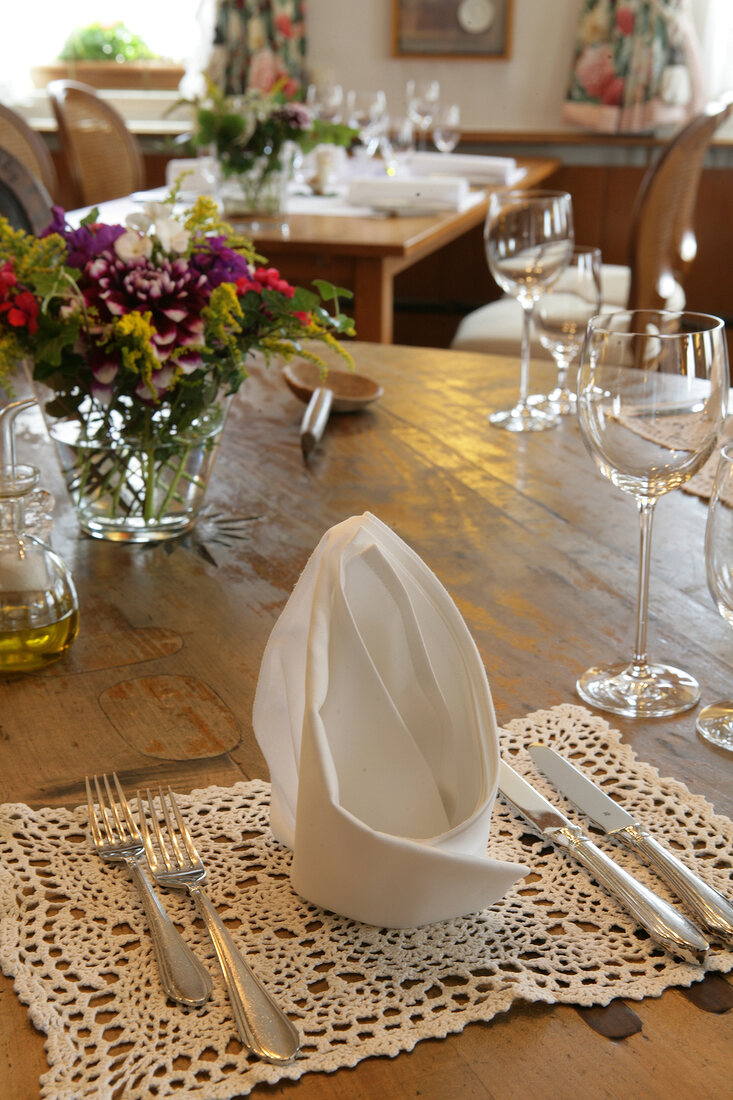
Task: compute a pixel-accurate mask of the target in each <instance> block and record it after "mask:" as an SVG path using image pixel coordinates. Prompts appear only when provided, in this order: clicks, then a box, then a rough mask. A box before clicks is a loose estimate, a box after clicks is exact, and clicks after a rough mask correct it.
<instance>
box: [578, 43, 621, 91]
mask: <svg viewBox="0 0 733 1100" xmlns="http://www.w3.org/2000/svg"><path fill="white" fill-rule="evenodd" d="M576 75H577V77H578V83H579V84H580V86H581V88H583V90H584V91H585V92H587V93H588V95H589V96H593V97H594V98H597V99H600V98H601V96H602V95H603V90H604V88H605V87H606V85H607V84H608V83H609V82H610V81H611V80H613V79H614V77H615V75H616V72H615V69H614V67H613V54H612V52H611V47H610V46H608V45H600V46H587V47H586V49H584V50H583V52H582V54H581V55H580V59H579V61H578V65H577V68H576Z"/></svg>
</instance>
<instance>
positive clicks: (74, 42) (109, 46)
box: [59, 23, 158, 63]
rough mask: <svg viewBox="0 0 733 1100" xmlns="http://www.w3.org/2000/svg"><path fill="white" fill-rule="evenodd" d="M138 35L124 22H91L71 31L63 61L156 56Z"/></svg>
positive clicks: (117, 59) (119, 59)
mask: <svg viewBox="0 0 733 1100" xmlns="http://www.w3.org/2000/svg"><path fill="white" fill-rule="evenodd" d="M157 56H158V55H157V54H154V53H153V52H152V50H150V49H149V48H148V46H147V45H146V44H145V42H143V40H142V38H140V37H139V35H136V34H133V33H132V32H131V31H129V30H128V29H127V27H126V26H125V24H124V23H114V24H112V25H111V26H104V25H103V24H102V23H91V24H90V25H89V26H88V27H80V28H78V29H77V30H75V31H72V33H71V34H70V35H69V37H68V38H67V40H66V43H65V44H64V48H63V50H62V51H61V53H60V54H59V60H61V61H117V62H119V63H122V62H124V61H149V60H150V59H152V58H155V57H157Z"/></svg>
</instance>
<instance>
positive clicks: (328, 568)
mask: <svg viewBox="0 0 733 1100" xmlns="http://www.w3.org/2000/svg"><path fill="white" fill-rule="evenodd" d="M254 729H255V735H256V737H257V740H258V742H259V744H260V747H261V748H262V751H263V753H264V755H265V758H266V760H267V763H268V765H269V769H270V776H271V781H272V803H271V825H272V830H273V832H274V834H275V836H276V837H277V839H278V840H280V841H281V842H282V843H283V844H286V845H287V846H288V847H290V848H292V849H293V864H292V883H293V887H294V889H295V890H296V891H297V892H298V893H299V894H300V895H301V896H302V897H304V898H306V899H307V900H308V901H311V902H313V903H315V904H317V905H320V906H322V907H323V908H324V909H330V910H332V911H333V912H336V913H340V914H341V915H342V916H346V917H351V918H353V919H354V920H359V921H363V922H364V923H366V924H374V925H378V926H380V927H390V928H413V927H417V926H418V925H421V924H429V923H432V922H433V921H439V920H445V919H448V918H451V917H456V916H463V915H466V914H468V913H474V912H477V911H478V910H480V909H483V908H485V907H486V906H488V905H491V904H492V903H493V902H495V901H497V900H498V899H499V898H500V897H501V896H502V895H503V894H504V893H506V891H507V890H508V889H509V888H510V887H511V886H512V884H513V883H514V882H516V881H517V880H518V879H519V878H521V877H522V876H523V875H525V874H526V873H527V868H526V867H522V866H520V865H518V864H515V863H503V862H499V861H497V860H492V859H489V858H488V857H487V855H486V850H487V842H488V838H489V828H490V819H491V810H492V806H493V803H494V798H495V796H496V789H497V782H498V767H499V748H498V732H497V726H496V719H495V717H494V710H493V704H492V701H491V694H490V691H489V685H488V682H487V679H486V673H485V671H484V667H483V664H482V662H481V658H480V656H479V653H478V650H477V648H476V646H475V644H474V642H473V639H472V638H471V635H470V634H469V631H468V628H467V627H466V624H465V622H464V621H463V619H462V618H461V615H460V614H459V612H458V609H457V608H456V606H455V604H454V603H453V601H452V600H451V598H450V596H449V595H448V593H447V592H446V590H445V588H443V586H442V585H441V584H440V582H439V581H438V579H437V578H436V577H435V575H434V574H433V573H432V572H431V571H430V569H428V567H427V566H426V565H425V563H424V562H423V561H422V560H421V559H420V558H419V557H418V555H417V554H415V552H414V551H413V550H411V549H410V548H409V547H408V546H407V545H406V544H405V543H404V542H403V541H402V540H401V539H400V538H399V537H398V536H397V535H396V534H395V533H394V532H393V531H392V530H391V529H390V528H389V527H386V526H385V525H384V524H383V523H382V522H380V520H378V519H376V518H375V517H374V516H372V515H370V514H369V513H365V514H364V515H363V516H354V517H352V518H351V519H348V520H346V521H345V522H343V523H340V524H338V525H337V526H335V527H332V528H331V529H330V530H329V531H327V532H326V534H325V535H324V536H323V538H322V539H321V541H320V543H319V544H318V546H317V547H316V550H315V551H314V553H313V554H312V555H311V557H310V559H309V561H308V562H307V564H306V567H305V569H304V571H303V573H302V575H301V577H300V579H299V580H298V582H297V584H296V585H295V588H294V589H293V592H292V594H291V596H290V598H289V600H288V602H287V604H286V606H285V608H284V610H283V612H282V614H281V615H280V617H279V619H278V621H277V623H276V624H275V627H274V628H273V631H272V634H271V635H270V638H269V640H268V643H267V646H266V649H265V653H264V657H263V660H262V666H261V670H260V676H259V680H258V684H257V691H256V695H255V703H254Z"/></svg>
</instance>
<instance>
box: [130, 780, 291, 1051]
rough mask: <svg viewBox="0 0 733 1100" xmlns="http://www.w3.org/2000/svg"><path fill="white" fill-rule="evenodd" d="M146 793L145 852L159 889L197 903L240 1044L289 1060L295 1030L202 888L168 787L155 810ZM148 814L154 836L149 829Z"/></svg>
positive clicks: (202, 873)
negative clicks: (183, 894) (184, 892)
mask: <svg viewBox="0 0 733 1100" xmlns="http://www.w3.org/2000/svg"><path fill="white" fill-rule="evenodd" d="M145 794H146V798H147V807H148V812H147V813H146V812H145V807H144V805H143V800H142V798H141V795H140V791H138V792H137V803H138V812H139V816H140V825H141V831H142V837H143V842H144V844H145V854H146V856H147V858H148V866H149V867H150V870H151V871H152V874H153V877H154V878H155V881H156V882H157V883H159V884H160V885H161V886H163V887H169V888H172V889H174V890H187V891H188V894H189V895H190V897H192V898H193V899H194V901H195V902H196V906H197V908H198V911H199V913H200V914H201V916H202V917H203V919H204V923H205V924H206V928H207V930H208V933H209V935H210V936H211V940H212V943H213V944H214V948H215V950H216V956H217V958H218V960H219V965H220V966H221V970H222V974H223V975H224V981H225V983H226V987H227V993H228V994H229V1000H230V1003H231V1006H232V1011H233V1014H234V1019H235V1021H236V1024H237V1029H238V1031H239V1035H240V1037H241V1039H242V1042H243V1043H244V1044H245V1046H247V1047H248V1048H249V1049H250V1050H251V1051H253V1052H254V1053H255V1054H257V1055H258V1056H259V1057H260V1058H262V1059H264V1060H265V1061H267V1062H273V1063H283V1062H289V1061H290V1060H291V1059H292V1058H294V1057H295V1055H296V1054H297V1053H298V1050H299V1048H300V1036H299V1035H298V1031H297V1029H296V1028H295V1026H294V1025H293V1023H292V1022H291V1021H290V1020H289V1019H288V1017H287V1016H286V1015H285V1013H284V1012H283V1011H282V1009H281V1008H280V1007H279V1005H278V1004H277V1003H276V1002H275V1001H274V1000H273V999H272V997H271V996H270V994H269V993H268V992H267V990H266V989H265V988H264V986H263V985H262V984H261V983H260V981H259V979H258V978H257V977H256V975H255V974H253V972H252V970H251V969H250V968H249V966H248V964H247V961H246V960H245V958H244V957H243V956H242V955H241V954H240V952H239V951H238V949H237V947H236V945H235V943H234V940H233V939H232V937H231V936H230V935H229V932H228V930H227V928H226V926H225V925H224V924H223V922H222V920H221V917H220V916H219V914H218V913H217V911H216V909H215V908H214V906H213V904H212V903H211V901H210V900H209V898H208V897H207V895H206V894H205V892H204V891H203V890H202V888H201V886H202V884H203V883H204V882H205V881H206V868H205V867H204V864H203V862H202V860H201V857H200V855H199V853H198V850H197V849H196V845H195V844H194V842H193V839H192V837H191V834H190V832H189V831H188V828H187V827H186V823H185V821H184V820H183V817H182V815H181V811H180V809H179V808H178V804H177V802H176V800H175V796H174V794H173V792H172V790H171V789H170V787H169V788H168V797H167V800H166V796H165V794H164V793H163V789H162V788H161V787H159V788H158V799H159V802H160V814H159V813H158V811H157V808H156V803H155V800H154V798H153V796H152V795H151V794H150V791H149V790H146V792H145ZM148 817H149V818H150V822H151V826H152V834H153V835H151V832H150V830H149V828H148V824H147V821H148ZM161 817H162V826H161ZM153 836H154V837H155V842H153ZM166 838H167V839H166Z"/></svg>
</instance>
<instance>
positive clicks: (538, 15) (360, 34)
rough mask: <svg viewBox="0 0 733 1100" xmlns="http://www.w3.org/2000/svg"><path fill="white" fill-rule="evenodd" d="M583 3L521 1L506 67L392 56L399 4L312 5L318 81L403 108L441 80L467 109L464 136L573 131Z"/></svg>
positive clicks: (343, 1)
mask: <svg viewBox="0 0 733 1100" xmlns="http://www.w3.org/2000/svg"><path fill="white" fill-rule="evenodd" d="M581 3H582V0H514V20H513V33H512V43H511V56H510V57H509V58H508V59H507V60H506V61H498V60H497V61H484V60H450V61H441V60H432V59H431V60H425V59H422V58H415V59H413V58H405V57H392V0H308V56H309V62H310V67H311V70H312V72H313V75H314V76H323V77H324V78H330V79H332V80H333V81H334V82H335V83H338V84H342V85H343V86H344V87H346V88H355V89H359V88H364V89H368V88H374V87H381V88H383V89H384V91H385V92H386V93H387V98H388V103H389V105H390V110H391V111H392V112H394V113H399V112H400V111H402V110H403V109H404V88H405V83H406V81H407V80H409V79H411V78H414V79H416V80H420V79H425V78H427V77H429V78H435V79H437V80H439V81H440V85H441V94H442V97H443V98H444V99H446V100H448V99H450V100H451V101H455V102H457V103H460V105H461V114H462V125H463V128H464V129H465V130H525V131H529V130H560V129H568V127H567V126H565V125H564V124H563V122H562V120H561V117H560V112H561V107H562V101H563V98H564V95H565V88H566V85H567V81H568V77H569V74H570V65H571V62H572V56H573V46H574V39H575V28H576V24H577V20H578V15H579V12H580V7H581Z"/></svg>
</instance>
